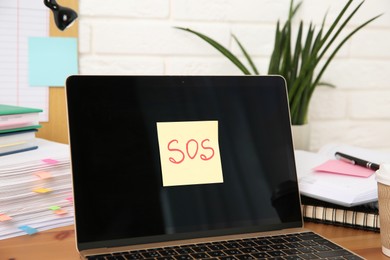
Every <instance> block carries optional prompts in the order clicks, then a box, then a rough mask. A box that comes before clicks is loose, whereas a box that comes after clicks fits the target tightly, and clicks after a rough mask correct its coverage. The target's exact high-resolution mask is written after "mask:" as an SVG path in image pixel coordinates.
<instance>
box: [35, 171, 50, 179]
mask: <svg viewBox="0 0 390 260" xmlns="http://www.w3.org/2000/svg"><path fill="white" fill-rule="evenodd" d="M34 175H35V176H37V177H38V178H40V179H47V178H51V173H50V172H44V171H41V172H37V173H35V174H34Z"/></svg>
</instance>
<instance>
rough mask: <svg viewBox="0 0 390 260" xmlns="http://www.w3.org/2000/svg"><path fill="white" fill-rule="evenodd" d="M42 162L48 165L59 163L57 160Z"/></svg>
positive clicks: (44, 160)
mask: <svg viewBox="0 0 390 260" xmlns="http://www.w3.org/2000/svg"><path fill="white" fill-rule="evenodd" d="M42 162H44V163H47V164H57V163H58V161H57V160H53V159H43V160H42Z"/></svg>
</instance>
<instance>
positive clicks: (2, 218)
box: [0, 214, 12, 222]
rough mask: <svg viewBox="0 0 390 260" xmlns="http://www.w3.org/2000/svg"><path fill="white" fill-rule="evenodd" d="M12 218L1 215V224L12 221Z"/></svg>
mask: <svg viewBox="0 0 390 260" xmlns="http://www.w3.org/2000/svg"><path fill="white" fill-rule="evenodd" d="M11 219H12V218H11V217H10V216H8V215H5V214H0V222H4V221H7V220H11Z"/></svg>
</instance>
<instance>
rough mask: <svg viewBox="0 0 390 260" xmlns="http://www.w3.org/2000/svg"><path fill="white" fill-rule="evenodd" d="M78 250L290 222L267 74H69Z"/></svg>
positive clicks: (283, 129)
mask: <svg viewBox="0 0 390 260" xmlns="http://www.w3.org/2000/svg"><path fill="white" fill-rule="evenodd" d="M66 95H67V106H68V107H67V109H68V123H69V134H70V147H71V159H72V174H73V183H74V186H73V187H74V202H75V218H76V223H75V224H76V230H77V243H78V247H79V249H80V250H82V249H89V248H94V247H100V246H120V245H127V244H134V243H145V242H156V241H162V240H173V239H181V238H193V237H201V236H214V235H225V234H235V233H243V232H257V231H270V230H277V229H283V228H290V227H301V226H302V217H301V212H300V203H299V192H298V185H297V177H296V172H295V162H294V154H293V145H292V141H291V130H290V121H289V110H288V102H287V96H286V87H285V82H284V79H283V78H281V77H278V76H72V77H70V78H69V79H68V80H67V84H66Z"/></svg>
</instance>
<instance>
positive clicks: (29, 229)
mask: <svg viewBox="0 0 390 260" xmlns="http://www.w3.org/2000/svg"><path fill="white" fill-rule="evenodd" d="M18 228H19V229H20V230H23V231H24V232H26V233H27V234H29V235H33V234H35V233H38V230H36V229H35V228H33V227H30V226H20V227H18Z"/></svg>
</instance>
